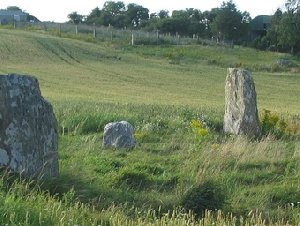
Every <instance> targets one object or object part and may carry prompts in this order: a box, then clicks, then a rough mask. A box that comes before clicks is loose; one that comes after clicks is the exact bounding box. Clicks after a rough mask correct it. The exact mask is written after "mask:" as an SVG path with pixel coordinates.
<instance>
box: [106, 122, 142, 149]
mask: <svg viewBox="0 0 300 226" xmlns="http://www.w3.org/2000/svg"><path fill="white" fill-rule="evenodd" d="M135 145H136V140H135V138H134V128H133V126H132V125H131V124H130V123H129V122H126V121H121V122H112V123H108V124H107V125H106V126H105V127H104V134H103V146H104V147H106V148H117V149H133V148H134V147H135Z"/></svg>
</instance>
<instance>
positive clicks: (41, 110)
mask: <svg viewBox="0 0 300 226" xmlns="http://www.w3.org/2000/svg"><path fill="white" fill-rule="evenodd" d="M57 149H58V134H57V122H56V118H55V115H54V113H53V109H52V106H51V104H50V103H49V102H47V101H46V100H44V99H43V97H42V96H41V92H40V88H39V84H38V81H37V79H36V78H33V77H29V76H22V75H15V74H10V75H0V166H2V167H7V168H9V169H11V170H12V171H14V172H17V173H21V174H22V175H24V176H26V177H30V178H41V177H44V176H58V173H59V168H58V152H57Z"/></svg>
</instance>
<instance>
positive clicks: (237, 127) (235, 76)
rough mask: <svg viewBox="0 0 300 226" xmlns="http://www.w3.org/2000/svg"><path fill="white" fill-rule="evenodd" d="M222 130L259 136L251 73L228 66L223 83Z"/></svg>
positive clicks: (259, 129)
mask: <svg viewBox="0 0 300 226" xmlns="http://www.w3.org/2000/svg"><path fill="white" fill-rule="evenodd" d="M224 132H228V133H232V134H236V135H240V134H244V135H248V136H250V137H259V136H260V135H261V128H260V125H259V119H258V112H257V104H256V92H255V85H254V81H253V79H252V76H251V73H250V72H249V71H246V70H242V69H236V68H229V69H228V75H227V77H226V85H225V115H224Z"/></svg>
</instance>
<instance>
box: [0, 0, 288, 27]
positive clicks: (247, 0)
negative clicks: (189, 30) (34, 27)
mask: <svg viewBox="0 0 300 226" xmlns="http://www.w3.org/2000/svg"><path fill="white" fill-rule="evenodd" d="M105 1H106V0H47V1H45V0H0V9H4V8H6V7H7V6H18V7H20V8H21V9H23V10H25V11H26V12H28V13H30V14H32V15H34V16H36V17H37V18H38V19H39V20H41V21H55V22H65V21H67V20H68V18H67V15H68V14H69V13H71V12H74V11H77V12H78V13H79V14H82V15H88V14H89V13H90V12H91V10H92V9H94V8H96V7H99V8H102V7H103V4H104V2H105ZM119 1H122V2H124V3H125V5H127V4H128V3H136V4H139V5H142V6H143V7H146V8H148V9H149V10H150V12H158V11H159V10H161V9H166V10H169V12H170V13H171V12H172V11H173V10H177V9H186V8H196V9H200V10H201V11H205V10H210V9H211V8H216V7H219V6H220V5H221V3H222V2H223V0H119ZM233 2H234V3H235V4H236V5H237V8H238V9H239V10H240V11H248V12H249V13H250V15H251V17H252V18H254V17H255V16H257V15H272V14H274V12H275V11H276V9H277V8H279V7H280V8H282V7H283V5H284V3H285V0H233Z"/></svg>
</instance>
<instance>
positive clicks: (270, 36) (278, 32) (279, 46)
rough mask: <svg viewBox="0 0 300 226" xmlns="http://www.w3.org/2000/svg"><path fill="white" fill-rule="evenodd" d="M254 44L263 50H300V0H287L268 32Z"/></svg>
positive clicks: (278, 11)
mask: <svg viewBox="0 0 300 226" xmlns="http://www.w3.org/2000/svg"><path fill="white" fill-rule="evenodd" d="M254 46H255V47H257V48H259V49H262V50H273V51H283V52H287V51H290V53H291V54H295V53H297V52H300V0H287V1H286V3H285V10H284V11H283V10H282V9H277V11H276V12H275V14H274V15H273V16H272V21H271V25H270V27H269V28H268V29H267V30H266V33H265V34H264V35H262V36H260V37H258V38H257V39H256V40H254Z"/></svg>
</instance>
